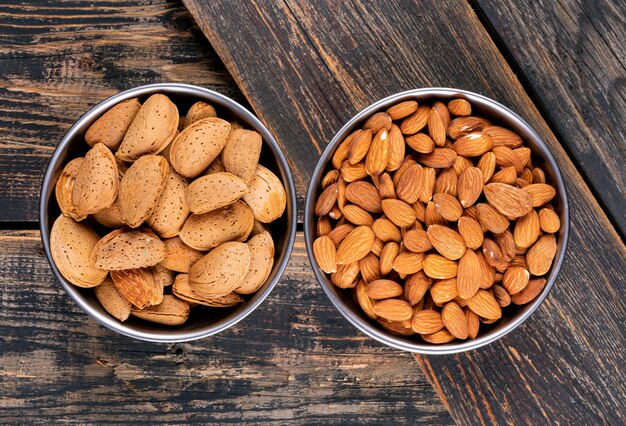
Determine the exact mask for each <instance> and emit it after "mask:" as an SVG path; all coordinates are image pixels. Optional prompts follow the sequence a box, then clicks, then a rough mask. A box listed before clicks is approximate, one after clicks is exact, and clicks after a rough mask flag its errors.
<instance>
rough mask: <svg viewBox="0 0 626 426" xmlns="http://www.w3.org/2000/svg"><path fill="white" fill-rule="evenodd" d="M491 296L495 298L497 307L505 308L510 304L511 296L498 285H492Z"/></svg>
mask: <svg viewBox="0 0 626 426" xmlns="http://www.w3.org/2000/svg"><path fill="white" fill-rule="evenodd" d="M492 288H493V296H494V297H495V298H496V301H497V302H498V305H500V306H501V307H503V308H506V307H507V306H509V305H510V304H511V295H510V294H509V293H508V292H507V291H506V290H505V289H504V287H501V286H499V285H497V284H496V285H494V286H493V287H492Z"/></svg>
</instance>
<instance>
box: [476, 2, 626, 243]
mask: <svg viewBox="0 0 626 426" xmlns="http://www.w3.org/2000/svg"><path fill="white" fill-rule="evenodd" d="M472 3H475V4H476V6H477V7H478V9H479V10H480V11H481V12H482V14H483V15H484V17H485V18H486V20H488V21H489V23H490V25H491V26H492V28H493V30H494V31H495V34H496V35H497V38H498V40H499V41H500V43H499V45H500V46H503V48H504V49H505V50H506V51H507V54H508V56H509V57H510V58H512V60H513V61H514V64H515V68H516V69H518V70H519V71H520V72H521V74H522V75H523V77H524V79H525V80H526V81H527V83H528V85H530V87H532V89H533V92H534V93H533V95H534V97H535V98H536V99H538V100H539V103H540V107H541V110H542V112H543V113H544V116H545V118H546V119H547V120H548V122H549V123H550V124H551V126H552V128H553V129H555V130H556V132H557V134H558V135H559V136H560V140H561V142H562V143H563V144H564V145H565V146H566V147H567V149H568V150H569V152H570V153H571V155H572V158H573V159H574V160H575V162H576V163H577V164H578V169H579V170H580V171H581V172H582V174H583V175H584V176H585V178H586V180H587V183H588V184H589V185H590V187H591V189H592V190H593V191H594V193H595V194H596V195H597V196H598V197H599V199H600V200H601V201H602V202H603V204H604V205H605V206H606V212H607V214H609V215H610V216H611V218H612V220H613V223H615V224H616V226H617V228H618V230H619V231H620V232H621V235H622V237H623V236H624V235H626V215H625V214H624V207H625V203H624V197H625V196H626V168H625V167H624V161H625V160H626V122H625V121H624V116H626V31H624V28H626V15H625V14H624V11H626V2H625V1H623V0H618V1H613V0H599V1H582V2H581V1H577V0H561V1H554V2H545V1H544V2H538V1H533V0H521V1H518V0H506V1H499V0H497V1H496V0H473V1H472Z"/></svg>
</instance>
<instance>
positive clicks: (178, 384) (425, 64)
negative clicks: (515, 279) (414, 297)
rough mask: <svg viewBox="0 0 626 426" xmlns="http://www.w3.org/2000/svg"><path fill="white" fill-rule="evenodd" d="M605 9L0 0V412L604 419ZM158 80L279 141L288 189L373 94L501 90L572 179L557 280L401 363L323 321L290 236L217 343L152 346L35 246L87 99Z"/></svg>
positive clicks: (613, 414) (608, 309)
mask: <svg viewBox="0 0 626 426" xmlns="http://www.w3.org/2000/svg"><path fill="white" fill-rule="evenodd" d="M185 6H187V7H188V8H189V9H186V8H185ZM625 11H626V4H625V3H624V1H609V0H601V1H591V0H583V1H575V0H561V1H560V2H554V3H552V2H535V1H533V0H515V1H514V0H504V1H502V0H501V1H496V0H469V2H468V1H466V0H442V1H437V2H431V1H408V0H407V1H400V0H394V1H373V2H363V3H361V2H334V1H313V0H310V1H304V0H297V1H296V0H285V1H281V2H276V1H270V0H265V1H255V2H248V1H226V0H213V1H211V2H207V1H200V0H185V5H183V4H181V3H179V2H178V1H165V0H153V1H148V0H145V1H136V2H129V1H118V0H108V1H102V2H100V1H90V2H85V1H72V0H64V1H53V0H49V1H40V2H37V3H34V2H33V4H23V3H22V2H21V1H17V0H15V1H8V2H7V1H4V2H1V3H0V130H1V132H0V173H1V174H2V179H0V227H1V230H0V270H1V272H0V423H25V424H34V423H44V422H46V423H47V422H49V421H50V420H52V421H64V422H71V423H81V424H82V423H96V422H122V421H132V422H133V423H156V422H170V423H184V422H188V421H198V422H203V423H205V422H210V421H215V422H220V423H227V422H242V421H253V422H272V421H278V422H281V423H283V422H285V423H286V422H293V423H300V424H301V423H316V424H317V423H340V424H348V423H374V424H380V423H384V422H391V423H423V424H451V423H454V422H457V423H460V424H480V423H498V424H505V423H506V424H544V423H560V424H624V423H625V422H626V407H625V402H624V401H626V389H625V383H626V372H625V367H624V366H625V365H626V357H625V355H624V352H625V350H624V348H625V347H626V338H625V331H624V330H625V326H626V309H625V306H624V305H625V304H624V298H625V296H624V289H625V288H626V280H625V275H626V248H625V247H624V244H623V241H622V238H623V236H624V230H625V229H626V219H625V215H624V213H623V212H624V208H625V207H626V206H625V203H624V190H625V188H626V184H625V176H624V174H625V167H624V161H625V160H626V158H625V154H624V152H625V146H626V143H625V135H626V125H625V122H624V116H625V114H626V87H625V86H626V72H625V68H624V63H625V62H626V52H625V50H624V46H625V45H626V35H625V33H624V31H623V29H624V26H625V20H626V19H625ZM203 33H204V34H206V38H205V36H204V35H203ZM214 49H215V50H214ZM216 52H217V53H216ZM223 64H225V66H224V65H223ZM164 81H174V82H186V83H192V84H197V85H200V86H205V87H209V88H211V89H214V90H217V91H219V92H221V93H224V94H226V95H228V96H231V97H233V98H235V99H236V100H238V101H240V102H241V103H244V104H246V105H249V106H250V107H251V108H252V109H253V110H254V111H255V112H256V114H257V115H258V116H259V117H260V118H261V119H262V120H263V121H264V122H265V124H266V125H267V126H268V128H270V129H271V131H272V132H273V133H274V134H275V136H276V137H277V139H278V140H279V142H280V143H281V144H282V146H283V147H284V149H285V151H286V152H287V155H288V156H289V159H290V162H291V166H292V170H293V172H294V174H295V178H296V182H297V186H298V191H299V194H298V195H299V199H300V201H301V200H302V199H303V197H304V195H305V185H306V183H307V182H308V177H309V176H310V174H311V172H312V170H313V167H314V164H315V162H316V159H317V157H318V156H319V154H320V152H321V150H322V149H323V148H324V146H325V145H326V143H327V142H328V141H329V140H330V138H331V137H332V135H333V134H334V133H335V132H336V131H337V130H338V129H339V127H340V126H341V125H342V123H343V122H345V121H346V120H347V119H349V118H350V117H351V116H352V115H353V114H354V113H355V112H357V111H358V110H359V109H360V108H363V107H364V106H367V105H368V104H369V103H371V102H373V101H375V100H377V99H379V98H381V97H384V96H387V95H390V94H392V93H395V92H398V91H401V90H406V89H410V88H416V87H426V86H449V87H457V88H461V89H468V90H472V91H476V92H479V93H482V94H485V95H487V96H489V97H492V98H494V99H496V100H498V101H500V102H502V103H504V104H505V105H507V106H509V107H511V108H512V109H514V110H515V111H517V112H518V113H520V114H521V115H522V116H523V117H524V118H525V119H526V120H527V121H528V122H529V123H530V124H531V125H532V126H533V127H534V128H535V129H536V130H537V131H538V132H539V133H540V134H541V136H542V137H543V138H544V139H545V140H546V142H547V143H548V144H549V145H550V147H551V149H552V151H553V153H554V155H555V157H556V158H557V161H558V163H559V165H560V167H561V169H562V172H563V174H564V178H565V179H566V183H567V186H568V192H569V196H570V202H571V209H572V211H571V215H572V220H571V225H572V229H571V236H570V245H569V250H568V255H567V258H566V261H565V264H564V266H563V269H562V272H561V274H560V276H559V278H558V280H557V282H556V284H555V287H554V289H553V291H552V292H551V294H550V296H549V297H548V299H547V300H546V302H545V303H544V305H543V306H542V307H541V308H540V309H539V310H538V311H537V312H536V313H535V315H533V317H532V318H531V319H530V320H529V321H527V323H525V324H524V325H523V326H522V327H520V328H519V330H517V331H516V332H514V333H512V334H510V335H509V336H507V337H505V338H504V339H502V340H501V341H499V342H497V343H495V344H492V345H490V346H488V347H486V348H483V349H480V350H476V351H472V352H470V353H466V354H462V355H456V356H445V357H417V362H415V360H414V359H413V357H412V356H411V355H410V354H407V353H402V352H398V351H395V350H392V349H390V348H387V347H385V346H382V345H380V344H378V343H377V342H375V341H373V340H371V339H368V338H367V337H365V336H364V335H363V334H361V333H359V332H357V331H356V330H355V329H354V328H353V327H352V326H350V325H349V324H348V323H347V322H346V321H345V320H343V318H342V317H340V315H339V314H338V313H337V312H336V310H335V309H334V308H333V306H332V305H331V304H330V302H329V301H328V300H327V298H326V297H325V296H324V295H323V293H322V292H321V290H320V289H319V287H318V285H317V283H316V282H315V279H314V277H313V275H312V273H311V271H310V267H309V264H308V260H307V258H306V251H305V248H304V244H303V238H302V235H301V232H300V233H299V235H298V239H297V243H296V247H295V248H294V253H293V255H292V259H291V262H290V264H289V267H288V268H287V271H286V273H285V275H284V277H283V279H282V280H281V282H280V284H279V285H278V286H277V287H276V289H275V290H274V292H273V293H272V295H271V296H270V297H269V299H268V300H267V301H266V302H265V303H264V304H263V305H262V306H261V307H259V309H257V310H256V311H255V312H254V313H253V314H252V315H251V316H250V317H248V318H247V319H246V320H245V321H243V322H242V323H240V324H238V325H237V326H235V327H233V328H232V329H230V330H228V331H226V332H224V333H221V334H220V335H218V336H214V337H211V338H208V339H204V340H202V341H199V342H192V343H184V344H174V345H160V344H149V343H142V342H137V341H134V340H130V339H128V338H125V337H121V336H118V335H116V334H114V333H112V332H110V331H108V330H106V329H104V328H103V327H101V326H99V325H97V324H96V323H95V322H93V321H91V320H89V319H88V318H87V317H86V316H85V315H84V314H83V313H82V312H81V311H80V309H78V308H77V307H76V306H75V305H74V304H73V303H72V302H71V301H70V300H69V298H68V297H67V296H66V295H65V293H64V292H63V290H62V288H61V286H60V285H59V284H58V283H57V282H56V280H55V279H54V278H53V276H52V273H51V271H50V269H49V267H48V265H47V262H46V260H45V257H44V256H43V254H42V250H41V243H40V240H39V232H38V230H37V229H38V225H37V204H38V192H39V185H40V182H41V178H42V175H43V170H44V168H45V165H46V162H47V161H48V158H49V157H50V155H51V154H52V151H53V149H54V147H55V145H56V144H57V142H58V141H59V140H60V139H61V137H62V136H63V134H64V132H65V131H67V129H68V128H69V127H70V126H71V124H72V123H73V122H74V121H75V120H76V119H77V118H78V117H79V116H80V115H81V114H82V113H83V112H84V111H86V110H87V109H89V108H90V107H91V106H92V105H93V104H95V103H97V102H99V101H100V100H102V99H104V98H106V97H107V96H110V95H112V94H114V93H116V92H118V91H120V90H123V89H127V88H130V87H133V86H138V85H141V84H146V83H153V82H164ZM429 382H430V383H429ZM431 385H432V386H431Z"/></svg>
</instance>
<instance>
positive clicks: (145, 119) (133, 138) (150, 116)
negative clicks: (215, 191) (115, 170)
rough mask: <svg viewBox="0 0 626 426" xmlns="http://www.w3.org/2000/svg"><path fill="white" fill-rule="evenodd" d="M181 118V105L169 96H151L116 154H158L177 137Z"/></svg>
mask: <svg viewBox="0 0 626 426" xmlns="http://www.w3.org/2000/svg"><path fill="white" fill-rule="evenodd" d="M178 119H179V115H178V108H176V105H174V103H173V102H172V101H170V99H169V98H168V97H167V96H165V95H161V94H159V93H157V94H154V95H152V96H150V97H149V98H148V99H147V100H146V101H145V102H144V104H143V105H142V106H141V108H140V109H139V111H138V112H137V114H136V115H135V118H134V119H133V121H132V122H131V124H130V126H129V127H128V130H127V131H126V134H125V135H124V139H123V140H122V143H121V144H120V146H119V149H118V150H117V152H116V153H115V156H116V157H117V158H119V159H120V160H124V161H135V160H137V159H138V158H139V157H141V156H142V155H148V154H158V153H159V152H161V151H163V149H165V147H166V146H167V145H168V144H169V143H170V142H171V141H172V139H174V137H175V136H176V132H177V131H178ZM207 166H208V164H207ZM204 168H206V166H205V167H204Z"/></svg>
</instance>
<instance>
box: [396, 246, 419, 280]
mask: <svg viewBox="0 0 626 426" xmlns="http://www.w3.org/2000/svg"><path fill="white" fill-rule="evenodd" d="M423 262H424V254H423V253H412V252H410V251H405V252H403V253H400V254H399V255H397V256H396V258H395V259H394V260H393V270H394V271H396V272H397V273H399V274H401V275H408V274H414V273H416V272H418V271H420V270H421V269H422V266H423Z"/></svg>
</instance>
